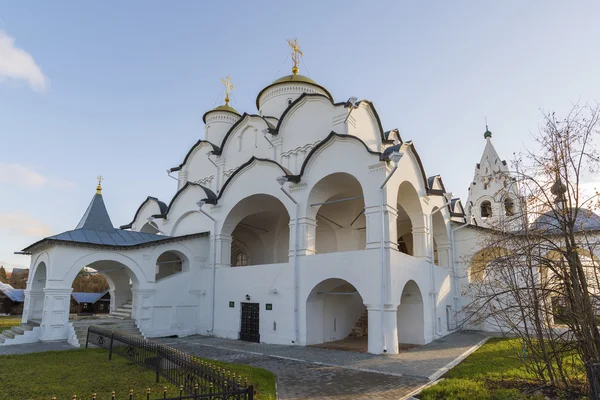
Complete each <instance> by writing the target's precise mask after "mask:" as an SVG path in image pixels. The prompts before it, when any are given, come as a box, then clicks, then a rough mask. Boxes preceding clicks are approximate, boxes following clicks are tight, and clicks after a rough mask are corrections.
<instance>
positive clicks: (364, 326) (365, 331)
mask: <svg viewBox="0 0 600 400" xmlns="http://www.w3.org/2000/svg"><path fill="white" fill-rule="evenodd" d="M367 336H369V312H368V311H367V310H365V311H364V312H363V313H362V314H361V315H360V317H359V318H358V321H356V324H354V327H353V328H352V331H351V332H350V334H349V335H348V337H367Z"/></svg>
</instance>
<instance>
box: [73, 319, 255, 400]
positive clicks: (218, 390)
mask: <svg viewBox="0 0 600 400" xmlns="http://www.w3.org/2000/svg"><path fill="white" fill-rule="evenodd" d="M89 344H93V345H96V346H99V347H102V348H104V349H107V350H108V351H109V353H108V359H109V360H111V359H112V356H113V354H117V355H119V356H121V357H125V358H127V359H128V360H130V361H132V362H134V363H136V364H138V365H141V366H143V367H146V368H149V369H151V370H153V371H156V382H159V380H160V377H161V376H162V377H163V378H165V379H166V380H167V381H169V382H171V383H173V384H174V385H176V386H177V387H179V388H180V393H179V396H177V397H165V396H166V395H167V394H166V392H165V393H164V396H163V399H167V400H182V399H194V400H200V399H206V400H222V399H223V400H225V399H227V400H253V399H254V387H253V386H252V385H248V381H247V379H244V381H243V382H242V377H241V375H238V376H237V377H236V375H235V373H231V372H230V371H227V370H226V369H225V368H221V367H218V366H215V365H213V364H211V363H209V362H206V361H201V360H198V359H197V358H195V357H193V356H191V355H189V354H186V353H183V352H181V351H179V350H176V349H174V348H172V347H168V346H165V345H162V344H159V343H156V342H153V341H151V340H147V339H142V338H138V337H134V336H129V335H126V334H124V333H121V332H115V331H110V330H107V329H102V328H99V327H97V326H90V327H89V328H88V333H87V339H86V344H85V347H86V348H87V347H88V345H89ZM147 398H149V394H148V395H147Z"/></svg>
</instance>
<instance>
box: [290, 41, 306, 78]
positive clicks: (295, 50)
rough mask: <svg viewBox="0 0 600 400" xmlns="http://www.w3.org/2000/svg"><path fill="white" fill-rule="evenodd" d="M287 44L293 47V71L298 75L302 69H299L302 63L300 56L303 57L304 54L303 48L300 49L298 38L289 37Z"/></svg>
mask: <svg viewBox="0 0 600 400" xmlns="http://www.w3.org/2000/svg"><path fill="white" fill-rule="evenodd" d="M287 44H288V46H290V47H291V48H292V61H294V66H293V67H292V73H293V74H294V75H298V72H299V71H300V70H299V69H298V64H300V58H301V57H303V56H304V54H303V53H302V50H300V44H299V43H298V39H287Z"/></svg>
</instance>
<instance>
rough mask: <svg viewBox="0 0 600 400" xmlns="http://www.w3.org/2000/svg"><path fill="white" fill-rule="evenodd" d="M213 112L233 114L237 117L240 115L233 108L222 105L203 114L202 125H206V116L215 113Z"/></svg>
mask: <svg viewBox="0 0 600 400" xmlns="http://www.w3.org/2000/svg"><path fill="white" fill-rule="evenodd" d="M215 111H225V112H230V113H233V114H235V115H237V116H238V117H239V116H240V113H238V112H237V111H236V110H235V108H233V107H231V106H229V105H228V104H223V105H222V106H219V107H215V108H213V109H212V110H208V111H207V112H206V113H204V115H203V116H202V121H204V123H206V116H207V115H208V114H209V113H211V112H215Z"/></svg>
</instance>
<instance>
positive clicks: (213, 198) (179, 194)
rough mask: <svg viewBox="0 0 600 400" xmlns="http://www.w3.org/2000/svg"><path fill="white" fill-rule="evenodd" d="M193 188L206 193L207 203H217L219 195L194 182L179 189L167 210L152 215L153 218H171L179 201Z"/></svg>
mask: <svg viewBox="0 0 600 400" xmlns="http://www.w3.org/2000/svg"><path fill="white" fill-rule="evenodd" d="M191 188H199V189H202V191H203V192H204V195H205V196H206V199H207V202H211V203H215V202H216V199H217V195H216V194H215V193H214V192H213V191H212V190H210V189H208V188H206V187H204V186H202V185H200V184H198V183H194V182H187V183H186V184H185V185H184V186H183V187H182V188H181V189H179V190H178V191H177V193H175V196H173V198H172V199H171V201H170V202H169V205H168V206H167V209H166V210H165V211H164V212H162V213H160V214H155V215H152V217H154V218H167V217H168V216H169V214H170V213H171V212H172V210H173V209H174V208H175V206H176V204H177V202H178V200H179V199H180V198H181V197H183V195H184V194H185V193H186V192H187V191H188V190H190V189H191Z"/></svg>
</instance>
